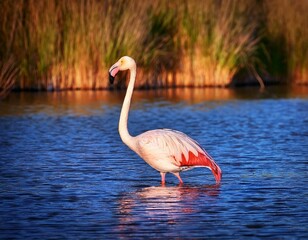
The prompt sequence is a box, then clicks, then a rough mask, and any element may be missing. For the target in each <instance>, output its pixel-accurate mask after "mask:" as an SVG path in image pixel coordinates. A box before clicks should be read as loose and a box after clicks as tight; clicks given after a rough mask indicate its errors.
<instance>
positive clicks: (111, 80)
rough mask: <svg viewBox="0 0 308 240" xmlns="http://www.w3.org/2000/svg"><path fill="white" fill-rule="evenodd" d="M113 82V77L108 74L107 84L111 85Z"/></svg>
mask: <svg viewBox="0 0 308 240" xmlns="http://www.w3.org/2000/svg"><path fill="white" fill-rule="evenodd" d="M113 82H114V76H112V75H111V74H109V83H110V84H113Z"/></svg>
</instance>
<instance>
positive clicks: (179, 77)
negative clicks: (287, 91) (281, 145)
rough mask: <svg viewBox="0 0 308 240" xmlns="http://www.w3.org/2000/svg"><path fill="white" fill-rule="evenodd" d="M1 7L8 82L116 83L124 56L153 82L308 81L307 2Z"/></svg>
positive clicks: (75, 2) (196, 0)
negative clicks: (114, 67) (113, 74)
mask: <svg viewBox="0 0 308 240" xmlns="http://www.w3.org/2000/svg"><path fill="white" fill-rule="evenodd" d="M0 9H1V10H0V11H1V14H0V62H1V66H4V67H1V68H0V71H1V72H0V76H1V79H0V80H1V85H0V89H10V88H12V86H13V84H15V85H14V86H15V88H17V89H35V90H40V89H42V90H63V89H102V88H108V81H107V71H108V68H109V67H110V66H111V64H112V63H114V61H116V60H117V59H118V58H119V57H120V56H122V55H130V56H132V57H133V58H135V59H136V60H137V64H138V67H139V68H138V71H139V72H138V78H139V79H138V81H137V84H138V86H139V87H143V88H151V87H170V86H172V87H176V86H191V87H203V86H222V87H224V86H228V85H230V84H232V82H234V81H237V79H238V78H239V79H240V78H244V79H253V80H252V81H255V82H257V80H258V81H259V82H260V84H263V79H264V80H267V81H272V80H277V81H279V82H289V83H293V82H294V83H300V84H308V60H307V59H308V28H307V27H306V26H307V23H308V15H307V14H306V12H307V11H308V3H307V1H295V2H294V1H292V0H267V1H264V0H250V1H247V0H237V1H235V0H225V1H222V0H206V1H203V0H171V1H168V0H156V1H147V0H146V1H133V0H101V1H98V0H63V1H58V0H41V1H36V0H14V1H9V0H2V1H0ZM243 76H244V77H243ZM122 78H123V79H125V74H124V75H122ZM124 85H125V81H118V87H122V86H124Z"/></svg>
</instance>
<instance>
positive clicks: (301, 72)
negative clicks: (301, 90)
mask: <svg viewBox="0 0 308 240" xmlns="http://www.w3.org/2000/svg"><path fill="white" fill-rule="evenodd" d="M264 9H265V10H264V12H265V13H266V37H267V40H268V41H269V45H270V46H273V45H276V49H275V48H274V51H271V49H268V55H269V57H270V60H271V62H270V63H269V64H268V65H270V66H272V67H273V68H274V69H276V70H278V71H276V72H278V74H277V75H279V73H280V74H281V73H282V74H286V77H287V80H289V81H292V82H295V83H301V84H308V28H307V23H308V15H307V10H308V2H307V1H292V0H281V1H280V0H271V1H264ZM277 45H278V46H277ZM277 48H278V49H277ZM275 50H276V51H275ZM277 65H278V66H277ZM279 65H280V66H281V67H282V68H285V71H284V70H283V69H281V70H280V69H279V68H281V67H279ZM279 77H282V76H279Z"/></svg>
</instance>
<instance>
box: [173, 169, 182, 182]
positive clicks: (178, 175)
mask: <svg viewBox="0 0 308 240" xmlns="http://www.w3.org/2000/svg"><path fill="white" fill-rule="evenodd" d="M173 174H174V175H175V176H176V177H177V178H178V179H179V181H180V184H183V180H182V178H181V177H180V173H179V172H176V173H173Z"/></svg>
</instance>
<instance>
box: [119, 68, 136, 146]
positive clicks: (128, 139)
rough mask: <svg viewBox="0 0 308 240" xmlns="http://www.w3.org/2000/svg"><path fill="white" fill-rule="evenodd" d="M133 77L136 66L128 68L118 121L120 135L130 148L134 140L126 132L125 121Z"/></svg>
mask: <svg viewBox="0 0 308 240" xmlns="http://www.w3.org/2000/svg"><path fill="white" fill-rule="evenodd" d="M135 79H136V66H134V67H132V68H131V69H130V79H129V83H128V87H127V90H126V94H125V98H124V102H123V105H122V109H121V115H120V121H119V133H120V137H121V139H122V141H123V142H124V143H125V144H126V145H127V146H129V147H130V148H132V147H133V144H134V141H133V137H132V136H131V135H130V134H129V132H128V128H127V121H128V113H129V108H130V102H131V99H132V95H133V91H134V85H135Z"/></svg>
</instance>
